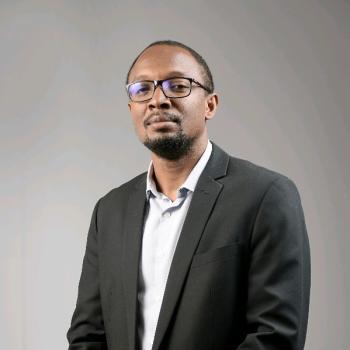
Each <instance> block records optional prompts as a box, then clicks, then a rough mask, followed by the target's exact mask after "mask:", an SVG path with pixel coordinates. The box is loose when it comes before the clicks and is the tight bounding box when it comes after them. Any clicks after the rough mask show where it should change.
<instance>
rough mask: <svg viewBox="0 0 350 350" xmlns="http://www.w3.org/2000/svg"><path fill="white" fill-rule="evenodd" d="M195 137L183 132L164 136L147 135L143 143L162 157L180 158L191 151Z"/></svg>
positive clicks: (169, 158) (168, 158)
mask: <svg viewBox="0 0 350 350" xmlns="http://www.w3.org/2000/svg"><path fill="white" fill-rule="evenodd" d="M194 141H195V138H190V137H187V136H186V135H184V134H183V133H177V134H175V135H174V134H171V133H166V134H164V135H162V136H157V137H152V138H150V137H147V138H146V140H145V141H144V142H143V144H144V145H145V146H146V147H147V148H148V149H149V150H150V151H151V152H153V153H154V154H156V155H157V156H159V157H160V158H164V159H167V160H178V159H180V158H182V157H184V156H186V155H187V154H189V153H190V151H191V149H192V146H193V143H194Z"/></svg>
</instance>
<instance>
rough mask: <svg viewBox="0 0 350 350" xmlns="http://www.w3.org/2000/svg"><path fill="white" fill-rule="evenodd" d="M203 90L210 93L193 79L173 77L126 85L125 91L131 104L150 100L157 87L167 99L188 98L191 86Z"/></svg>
mask: <svg viewBox="0 0 350 350" xmlns="http://www.w3.org/2000/svg"><path fill="white" fill-rule="evenodd" d="M193 84H196V86H198V87H200V88H202V89H204V90H205V91H207V92H209V93H210V92H211V91H210V89H209V88H207V87H205V86H204V85H202V84H201V83H200V82H198V81H197V80H195V79H193V78H184V77H174V78H170V79H163V80H141V81H136V82H134V83H130V84H127V85H126V91H127V93H128V96H129V98H130V100H131V101H133V102H145V101H148V100H151V99H152V97H153V95H154V91H155V90H156V88H157V86H158V85H159V86H160V87H161V89H162V91H163V93H164V95H165V96H166V97H168V98H182V97H186V96H189V95H190V93H191V91H192V85H193Z"/></svg>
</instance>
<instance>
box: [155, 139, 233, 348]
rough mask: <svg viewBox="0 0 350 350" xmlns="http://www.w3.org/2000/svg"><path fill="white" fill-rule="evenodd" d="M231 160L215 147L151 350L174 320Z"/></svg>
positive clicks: (196, 195)
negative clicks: (186, 280) (195, 253)
mask: <svg viewBox="0 0 350 350" xmlns="http://www.w3.org/2000/svg"><path fill="white" fill-rule="evenodd" d="M228 160H229V157H228V155H227V154H226V153H225V152H224V151H222V150H221V149H220V148H219V147H218V146H216V145H215V144H214V143H213V150H212V154H211V157H210V159H209V161H208V163H207V165H206V167H205V169H204V171H203V173H202V175H201V176H200V178H199V180H198V183H197V186H196V189H195V191H194V193H193V197H192V201H191V204H190V207H189V209H188V212H187V215H186V219H185V222H184V225H183V228H182V231H181V235H180V238H179V241H178V243H177V247H176V250H175V254H174V257H173V261H172V264H171V267H170V271H169V275H168V280H167V284H166V288H165V292H164V297H163V302H162V306H161V310H160V314H159V318H158V324H157V328H156V334H155V337H154V342H153V347H152V350H158V349H159V348H160V345H161V342H162V340H163V338H164V335H165V332H166V330H167V327H168V325H169V322H170V320H171V318H172V316H173V313H174V310H175V307H176V304H177V301H178V298H179V295H180V293H181V290H182V287H183V284H184V282H185V279H186V276H187V272H188V269H189V266H190V264H191V260H192V256H193V254H194V252H195V250H196V247H197V245H198V243H199V240H200V238H201V236H202V233H203V231H204V228H205V225H206V222H207V220H208V218H209V216H210V213H211V212H212V210H213V207H214V206H215V202H216V199H217V197H218V195H219V193H220V192H221V190H222V186H223V185H222V184H221V183H220V182H218V181H216V180H215V179H218V178H219V177H222V176H224V175H225V174H226V170H227V165H228Z"/></svg>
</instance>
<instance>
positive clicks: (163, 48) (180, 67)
mask: <svg viewBox="0 0 350 350" xmlns="http://www.w3.org/2000/svg"><path fill="white" fill-rule="evenodd" d="M199 74H200V67H199V64H198V63H197V61H196V60H195V58H194V57H193V56H192V55H191V54H190V53H189V52H188V51H187V50H185V49H183V48H181V47H177V46H169V45H155V46H152V47H150V48H148V49H146V51H144V52H143V53H142V54H141V55H140V57H139V58H138V60H137V61H136V63H135V65H134V67H133V68H132V70H131V74H130V81H135V80H140V79H152V80H153V79H162V78H167V77H170V76H190V77H192V76H193V75H195V76H194V77H195V78H198V75H199ZM155 75H157V77H156V76H155Z"/></svg>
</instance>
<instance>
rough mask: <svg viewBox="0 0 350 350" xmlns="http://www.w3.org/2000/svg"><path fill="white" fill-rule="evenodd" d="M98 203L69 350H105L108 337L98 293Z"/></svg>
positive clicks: (69, 332)
mask: <svg viewBox="0 0 350 350" xmlns="http://www.w3.org/2000/svg"><path fill="white" fill-rule="evenodd" d="M99 202H100V201H98V202H97V203H96V205H95V208H94V210H93V214H92V218H91V223H90V228H89V232H88V238H87V244H86V251H85V256H84V260H83V268H82V273H81V277H80V281H79V288H78V299H77V303H76V308H75V310H74V313H73V317H72V322H71V326H70V328H69V330H68V333H67V339H68V342H69V350H106V349H107V344H106V336H105V330H104V322H103V316H102V308H101V302H100V292H99V266H98V265H99V264H98V249H97V246H98V238H97V234H98V227H97V212H98V205H99Z"/></svg>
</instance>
